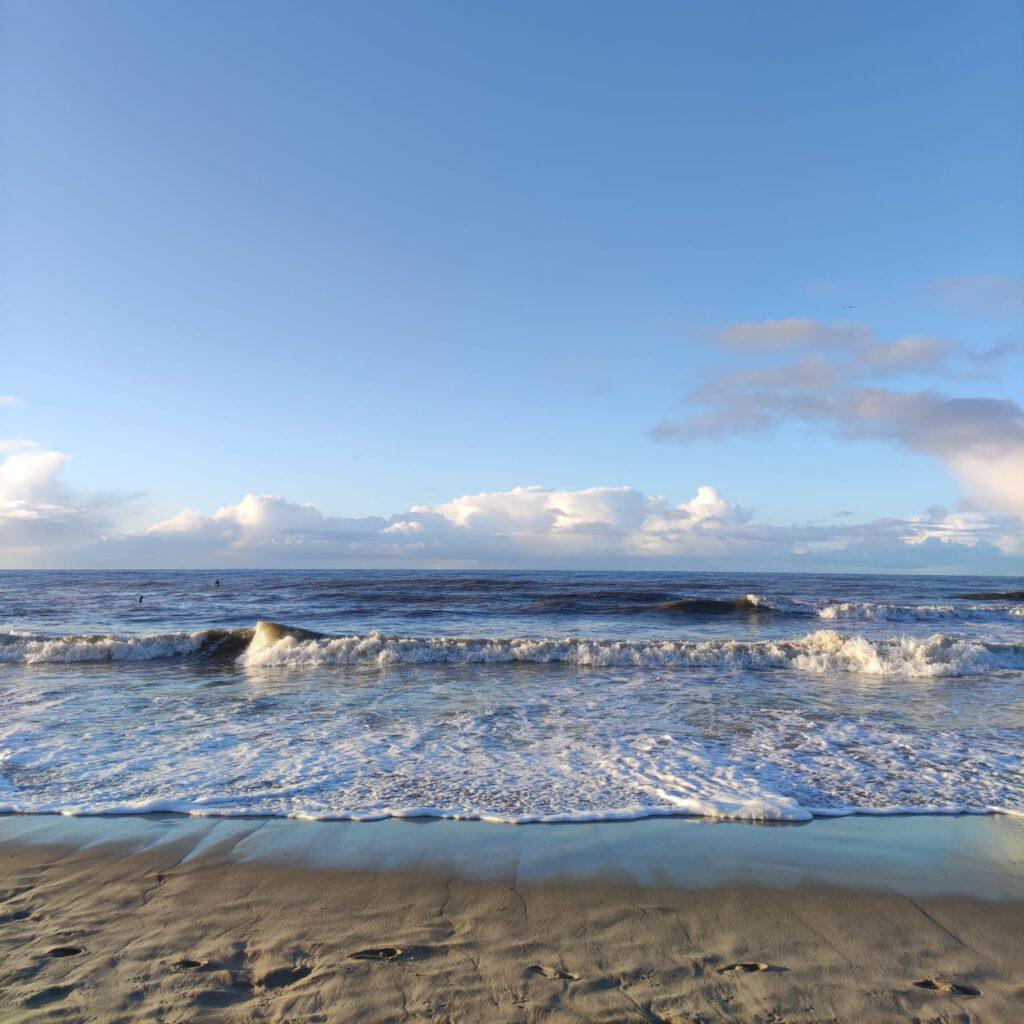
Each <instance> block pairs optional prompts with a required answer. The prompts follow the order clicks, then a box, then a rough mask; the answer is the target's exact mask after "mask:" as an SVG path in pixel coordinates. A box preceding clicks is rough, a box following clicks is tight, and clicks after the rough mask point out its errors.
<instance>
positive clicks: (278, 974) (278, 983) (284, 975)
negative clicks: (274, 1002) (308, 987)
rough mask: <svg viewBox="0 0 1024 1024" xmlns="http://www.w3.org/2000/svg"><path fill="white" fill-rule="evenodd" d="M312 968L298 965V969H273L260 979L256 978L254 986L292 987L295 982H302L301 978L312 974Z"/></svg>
mask: <svg viewBox="0 0 1024 1024" xmlns="http://www.w3.org/2000/svg"><path fill="white" fill-rule="evenodd" d="M312 970H313V968H312V967H306V966H305V965H300V966H299V967H275V968H274V969H273V970H272V971H267V973H266V974H264V975H263V977H262V978H258V979H257V981H256V984H257V985H259V986H260V987H261V988H268V989H274V988H286V987H287V986H288V985H294V984H295V983H296V982H297V981H302V979H303V978H305V977H308V976H309V974H310V973H311V972H312Z"/></svg>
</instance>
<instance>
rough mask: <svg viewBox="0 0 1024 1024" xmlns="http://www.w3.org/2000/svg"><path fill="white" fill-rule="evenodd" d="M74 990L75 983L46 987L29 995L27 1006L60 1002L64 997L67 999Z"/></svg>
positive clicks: (26, 1001) (32, 1006) (33, 1006)
mask: <svg viewBox="0 0 1024 1024" xmlns="http://www.w3.org/2000/svg"><path fill="white" fill-rule="evenodd" d="M74 991H75V988H74V986H73V985H51V986H50V987H49V988H44V989H43V990H42V991H41V992H36V993H35V995H31V996H29V997H28V999H26V1000H25V1006H28V1007H30V1008H31V1009H35V1008H36V1007H39V1006H48V1005H49V1004H50V1003H58V1002H60V1000H62V999H67V997H68V996H69V995H71V993H72V992H74Z"/></svg>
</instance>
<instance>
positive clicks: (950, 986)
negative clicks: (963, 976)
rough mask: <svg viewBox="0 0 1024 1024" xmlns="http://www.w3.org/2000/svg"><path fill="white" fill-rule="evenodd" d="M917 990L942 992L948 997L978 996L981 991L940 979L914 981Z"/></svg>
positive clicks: (970, 986) (971, 986)
mask: <svg viewBox="0 0 1024 1024" xmlns="http://www.w3.org/2000/svg"><path fill="white" fill-rule="evenodd" d="M914 984H915V985H916V986H917V987H918V988H927V989H931V990H932V991H933V992H942V993H944V994H945V995H950V996H980V995H981V989H980V988H975V987H974V986H973V985H961V984H959V983H958V982H954V981H943V980H942V979H941V978H925V979H924V980H923V981H915V982H914Z"/></svg>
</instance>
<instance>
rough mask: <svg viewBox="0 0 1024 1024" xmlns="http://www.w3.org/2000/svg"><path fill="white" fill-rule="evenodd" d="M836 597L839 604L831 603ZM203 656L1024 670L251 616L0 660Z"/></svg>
mask: <svg viewBox="0 0 1024 1024" xmlns="http://www.w3.org/2000/svg"><path fill="white" fill-rule="evenodd" d="M837 607H842V606H837ZM189 657H205V658H220V659H231V658H234V659H236V660H237V663H238V665H239V666H240V667H242V668H249V669H258V668H303V667H315V666H321V665H324V666H328V665H366V666H375V667H377V668H386V667H388V666H391V665H400V664H412V665H473V664H504V663H508V664H511V663H525V664H534V665H543V664H566V665H576V666H581V667H588V666H592V667H630V666H632V667H641V668H643V667H649V668H725V669H745V670H752V671H760V670H772V669H793V670H797V671H801V672H808V673H812V674H815V675H830V674H835V673H859V674H864V675H889V676H902V677H908V678H911V677H923V676H962V675H974V674H978V673H983V672H1005V671H1021V670H1024V644H1020V643H994V642H983V641H980V640H971V639H965V638H959V637H952V636H947V635H945V634H942V633H936V634H934V635H932V636H929V637H913V636H894V637H887V638H884V639H872V638H868V637H864V636H859V635H849V634H844V633H839V632H836V631H834V630H829V629H820V630H817V631H815V632H813V633H808V634H806V635H804V636H797V637H793V638H791V639H784V640H731V639H726V638H713V639H707V640H610V639H598V638H588V637H562V638H557V637H543V638H531V637H515V638H499V637H447V636H445V637H403V636H386V635H384V634H382V633H379V632H370V633H365V634H361V635H359V634H357V635H351V636H337V637H331V636H325V635H323V634H320V633H314V632H311V631H309V630H303V629H297V628H293V627H289V626H283V625H280V624H278V623H274V622H258V623H257V624H256V626H255V627H254V628H252V629H236V630H198V631H195V632H189V633H186V632H179V633H157V634H150V635H147V636H135V637H118V636H65V637H39V636H26V635H23V634H17V633H7V634H0V662H6V663H20V664H29V665H31V664H58V663H81V662H104V661H149V660H155V659H159V658H189Z"/></svg>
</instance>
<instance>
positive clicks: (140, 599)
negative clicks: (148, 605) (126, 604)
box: [139, 594, 142, 604]
mask: <svg viewBox="0 0 1024 1024" xmlns="http://www.w3.org/2000/svg"><path fill="white" fill-rule="evenodd" d="M139 604H142V595H141V594H139Z"/></svg>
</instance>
